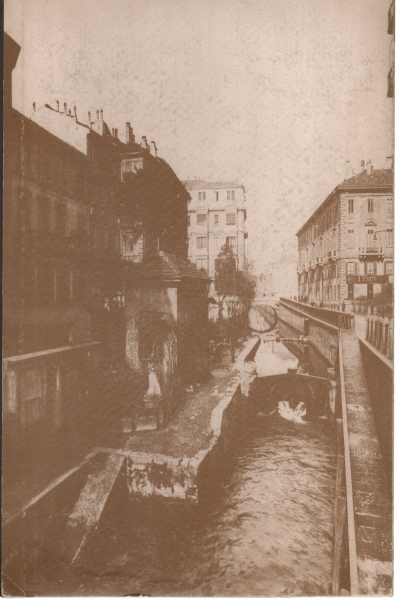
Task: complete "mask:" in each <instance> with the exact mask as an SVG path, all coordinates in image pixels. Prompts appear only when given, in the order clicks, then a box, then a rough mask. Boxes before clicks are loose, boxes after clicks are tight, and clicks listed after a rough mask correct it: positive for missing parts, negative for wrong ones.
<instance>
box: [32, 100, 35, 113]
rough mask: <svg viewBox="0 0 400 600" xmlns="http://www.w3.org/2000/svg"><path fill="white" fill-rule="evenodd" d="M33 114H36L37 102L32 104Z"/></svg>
mask: <svg viewBox="0 0 400 600" xmlns="http://www.w3.org/2000/svg"><path fill="white" fill-rule="evenodd" d="M32 106H33V112H36V102H32Z"/></svg>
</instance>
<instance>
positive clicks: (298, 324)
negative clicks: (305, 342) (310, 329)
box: [279, 304, 307, 335]
mask: <svg viewBox="0 0 400 600" xmlns="http://www.w3.org/2000/svg"><path fill="white" fill-rule="evenodd" d="M306 318H307V317H306V315H303V314H301V313H300V312H299V311H296V310H293V309H291V308H289V307H288V306H285V305H284V304H280V306H279V319H280V320H282V321H284V323H287V324H288V325H290V326H291V327H293V328H294V329H295V330H296V331H298V332H299V333H301V334H303V335H304V332H305V327H304V322H305V319H306Z"/></svg>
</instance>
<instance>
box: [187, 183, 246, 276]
mask: <svg viewBox="0 0 400 600" xmlns="http://www.w3.org/2000/svg"><path fill="white" fill-rule="evenodd" d="M183 184H184V186H185V187H186V189H187V190H188V192H189V193H190V202H189V206H188V239H189V245H188V258H189V260H190V261H191V262H192V263H193V264H195V265H196V267H197V269H205V270H206V271H207V273H208V275H209V276H210V277H211V278H213V277H214V275H215V261H216V259H217V257H218V254H219V252H220V251H221V248H222V246H224V245H225V244H229V246H230V247H231V248H232V249H233V250H234V253H235V255H236V258H237V267H238V269H243V268H244V265H245V256H246V239H247V233H246V194H245V188H244V186H243V185H240V184H238V183H235V182H232V181H227V182H209V181H203V180H192V181H184V182H183Z"/></svg>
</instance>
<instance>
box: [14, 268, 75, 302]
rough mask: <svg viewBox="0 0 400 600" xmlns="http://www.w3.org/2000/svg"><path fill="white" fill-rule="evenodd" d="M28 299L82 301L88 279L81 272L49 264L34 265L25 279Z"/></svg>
mask: <svg viewBox="0 0 400 600" xmlns="http://www.w3.org/2000/svg"><path fill="white" fill-rule="evenodd" d="M25 285H26V287H27V292H29V293H27V295H26V297H27V299H28V302H29V303H31V304H34V303H35V300H36V299H37V300H39V299H40V301H41V303H43V302H44V303H45V304H61V305H62V304H65V303H68V302H76V301H81V300H82V299H83V298H84V296H85V293H86V281H85V279H84V277H83V275H82V274H81V273H80V272H77V271H73V270H70V269H65V268H61V267H57V268H56V267H52V266H49V265H34V266H32V267H31V268H30V269H29V271H28V273H27V277H26V279H25Z"/></svg>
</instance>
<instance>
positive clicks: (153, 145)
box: [151, 142, 157, 156]
mask: <svg viewBox="0 0 400 600" xmlns="http://www.w3.org/2000/svg"><path fill="white" fill-rule="evenodd" d="M151 153H152V154H153V156H157V146H156V143H155V142H151Z"/></svg>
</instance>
